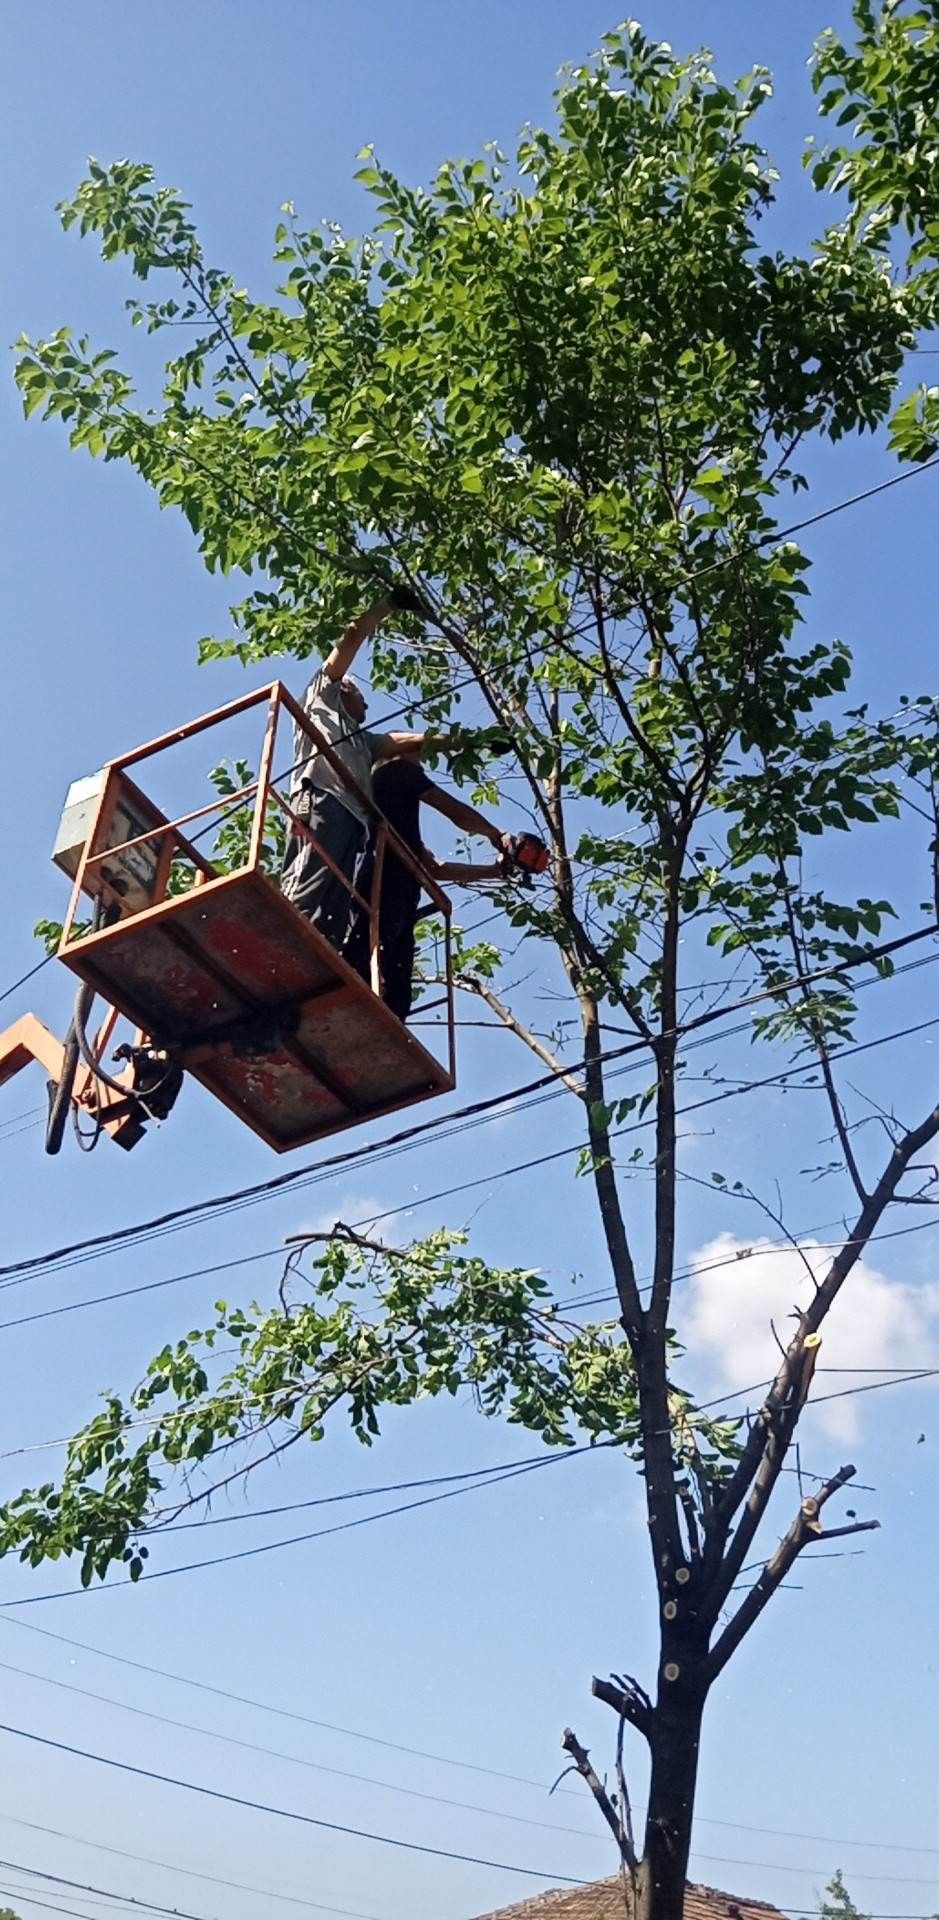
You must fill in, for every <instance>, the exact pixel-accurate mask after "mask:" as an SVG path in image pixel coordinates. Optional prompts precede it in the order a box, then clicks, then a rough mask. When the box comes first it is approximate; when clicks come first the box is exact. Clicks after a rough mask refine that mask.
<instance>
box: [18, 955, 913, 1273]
mask: <svg viewBox="0 0 939 1920" xmlns="http://www.w3.org/2000/svg"><path fill="white" fill-rule="evenodd" d="M935 931H936V929H935V928H934V927H932V926H930V927H928V928H922V929H920V930H919V931H918V933H917V934H916V935H915V936H904V939H905V940H909V939H911V938H914V937H915V938H922V937H925V936H926V935H927V934H928V935H933V934H934V933H935ZM866 958H867V956H866V955H860V956H859V957H858V961H857V963H856V964H858V965H861V964H863V963H864V961H865V960H866ZM936 958H939V955H937V956H936ZM840 970H841V969H833V970H830V971H840ZM888 977H889V976H888ZM778 991H781V989H773V990H772V992H773V993H776V992H778ZM760 997H763V996H760ZM734 1010H735V1007H728V1008H725V1009H715V1010H714V1011H713V1013H712V1014H703V1015H699V1016H698V1018H697V1019H696V1020H695V1021H694V1022H692V1023H690V1027H693V1028H695V1029H697V1028H699V1027H701V1026H704V1025H705V1024H711V1022H712V1021H714V1020H716V1019H720V1018H726V1017H727V1015H728V1014H729V1013H731V1012H732V1011H734ZM937 1024H939V1019H933V1020H925V1021H919V1022H917V1023H916V1024H915V1025H913V1026H910V1027H904V1028H900V1029H898V1030H897V1031H896V1032H894V1033H890V1034H885V1035H881V1036H879V1037H878V1038H876V1039H874V1040H868V1041H864V1042H861V1043H859V1044H856V1045H853V1046H850V1047H840V1048H838V1049H836V1050H834V1051H832V1052H831V1053H830V1055H829V1058H830V1059H831V1060H832V1061H837V1060H845V1059H852V1058H855V1057H856V1056H857V1055H858V1054H861V1053H866V1052H870V1051H871V1050H872V1049H874V1048H875V1047H879V1046H885V1045H887V1044H890V1043H892V1042H893V1041H895V1040H900V1039H906V1038H909V1037H911V1036H912V1035H914V1034H917V1033H922V1032H925V1031H926V1030H927V1029H929V1028H931V1027H933V1026H935V1025H937ZM689 1030H690V1028H689V1029H686V1030H685V1031H689ZM645 1044H646V1043H645V1042H642V1041H638V1042H634V1043H633V1042H631V1043H629V1044H628V1045H627V1046H625V1047H617V1048H613V1049H610V1050H609V1051H608V1052H607V1053H606V1054H605V1055H604V1056H603V1058H604V1059H605V1060H607V1061H610V1060H618V1059H621V1058H623V1056H625V1055H631V1054H634V1053H635V1052H636V1051H637V1050H641V1049H643V1048H644V1046H645ZM817 1070H818V1069H817V1064H816V1063H813V1062H806V1063H804V1064H803V1065H801V1066H798V1065H796V1066H792V1067H788V1068H785V1069H783V1070H781V1072H779V1073H776V1074H771V1075H768V1076H766V1077H765V1078H764V1079H762V1080H759V1081H751V1082H748V1083H747V1084H746V1085H745V1086H744V1087H742V1088H728V1089H725V1090H724V1091H723V1092H721V1093H720V1094H717V1095H714V1096H712V1097H710V1098H708V1099H706V1100H701V1101H697V1102H692V1103H690V1104H689V1105H688V1106H685V1107H682V1108H679V1109H678V1112H679V1115H682V1114H688V1113H694V1112H698V1111H700V1110H701V1109H702V1108H704V1107H708V1106H712V1105H714V1104H716V1103H717V1102H719V1101H722V1100H725V1099H731V1098H734V1097H736V1096H738V1095H739V1094H741V1093H744V1092H754V1091H756V1090H758V1089H759V1088H764V1087H767V1086H772V1085H778V1084H779V1083H780V1082H783V1083H785V1082H788V1081H790V1080H793V1079H794V1078H795V1077H796V1076H801V1075H803V1074H805V1073H815V1072H817ZM569 1071H570V1069H569V1068H558V1069H553V1070H552V1071H551V1072H549V1073H547V1074H542V1075H539V1076H538V1077H537V1079H535V1080H531V1081H526V1082H523V1083H522V1084H521V1085H519V1086H517V1087H512V1088H508V1089H506V1090H505V1091H504V1092H502V1093H499V1094H493V1095H489V1096H487V1097H486V1098H485V1099H482V1100H476V1101H472V1102H470V1103H469V1104H468V1105H466V1106H464V1107H462V1108H458V1109H457V1110H456V1112H454V1113H451V1114H448V1115H446V1116H445V1118H444V1119H443V1120H438V1119H434V1120H430V1121H420V1122H418V1123H416V1124H414V1125H412V1126H409V1127H404V1128H401V1129H399V1131H398V1132H397V1133H394V1134H390V1135H386V1136H385V1138H384V1139H383V1140H377V1141H373V1142H369V1143H367V1144H366V1145H364V1146H358V1147H352V1148H348V1149H346V1150H344V1151H343V1152H341V1153H338V1154H331V1155H329V1156H328V1157H327V1158H326V1159H323V1160H317V1161H311V1162H308V1163H307V1165H306V1166H304V1167H296V1168H293V1169H291V1170H290V1171H289V1172H287V1173H281V1174H275V1175H274V1176H273V1178H271V1179H269V1180H263V1181H258V1182H256V1183H255V1184H253V1185H252V1186H248V1187H239V1188H235V1189H234V1190H233V1191H232V1192H231V1193H227V1194H215V1195H212V1196H211V1197H210V1198H209V1199H207V1200H198V1201H191V1202H189V1203H188V1204H187V1205H186V1206H183V1207H175V1208H173V1209H171V1210H170V1211H169V1212H167V1213H163V1214H157V1215H155V1216H154V1217H153V1218H152V1219H150V1220H145V1221H139V1222H137V1223H136V1224H135V1225H132V1226H129V1227H118V1228H114V1229H112V1230H111V1231H110V1232H108V1233H104V1234H94V1235H92V1236H91V1237H90V1238H88V1239H86V1240H79V1241H74V1242H72V1243H70V1244H69V1245H67V1246H64V1247H57V1248H55V1249H53V1250H52V1251H51V1252H49V1253H45V1254H37V1255H33V1256H32V1257H31V1258H29V1259H27V1260H18V1261H14V1262H13V1263H11V1264H8V1265H6V1266H3V1267H0V1283H3V1284H19V1283H20V1279H21V1277H24V1276H29V1275H31V1274H33V1273H35V1272H38V1271H41V1270H46V1269H49V1268H52V1267H58V1266H65V1265H74V1264H79V1263H80V1261H79V1260H77V1259H76V1256H86V1257H87V1256H89V1255H90V1254H92V1253H96V1252H98V1251H99V1250H101V1249H103V1248H110V1247H116V1246H120V1245H124V1244H126V1243H127V1242H128V1241H130V1240H136V1239H137V1238H139V1237H157V1236H159V1235H162V1233H163V1232H164V1231H175V1229H176V1226H177V1223H180V1222H183V1221H186V1222H188V1221H190V1220H195V1219H198V1218H201V1217H204V1216H206V1215H208V1214H211V1215H212V1216H213V1217H217V1216H218V1215H219V1213H221V1212H229V1211H237V1210H238V1209H239V1208H240V1207H241V1206H244V1205H253V1204H254V1203H255V1202H256V1201H258V1200H261V1199H264V1198H266V1197H267V1196H268V1195H272V1194H275V1193H279V1192H283V1191H284V1190H285V1189H286V1188H289V1187H295V1186H298V1185H299V1184H300V1183H301V1182H304V1181H305V1182H307V1183H308V1184H314V1183H315V1182H316V1180H317V1179H319V1178H326V1177H327V1176H328V1175H329V1174H330V1173H331V1172H332V1171H333V1170H334V1169H335V1168H337V1167H348V1166H351V1165H358V1164H359V1163H360V1162H362V1161H366V1160H370V1159H371V1160H374V1159H375V1158H376V1157H377V1156H382V1157H384V1156H386V1155H389V1154H390V1155H394V1154H395V1153H396V1152H397V1151H398V1150H399V1149H402V1148H409V1147H410V1145H411V1144H412V1142H413V1141H415V1140H417V1139H420V1138H423V1137H425V1136H426V1135H427V1134H428V1133H433V1134H435V1136H436V1137H437V1138H440V1139H447V1138H451V1137H453V1133H454V1131H455V1130H456V1131H460V1130H463V1129H464V1127H465V1124H466V1123H472V1122H474V1121H476V1120H481V1119H482V1117H483V1116H484V1115H487V1114H489V1113H491V1112H493V1111H494V1110H495V1109H497V1108H498V1107H500V1106H504V1105H505V1104H506V1103H507V1102H509V1101H514V1102H518V1101H519V1100H520V1099H521V1098H522V1097H523V1096H526V1095H532V1094H536V1093H539V1092H542V1091H543V1090H545V1089H552V1088H553V1089H556V1090H558V1091H559V1089H558V1082H559V1081H560V1080H562V1076H563V1075H564V1074H565V1073H567V1072H569ZM524 1110H525V1108H524V1107H521V1106H518V1105H517V1106H516V1112H521V1111H524ZM651 1124H652V1122H651V1121H648V1120H642V1121H637V1122H634V1123H633V1124H632V1125H631V1126H628V1127H620V1128H616V1129H614V1131H613V1133H612V1134H611V1137H612V1138H620V1137H622V1136H623V1135H624V1134H628V1133H633V1132H639V1131H641V1130H642V1129H643V1128H645V1127H647V1126H649V1125H651ZM580 1151H582V1144H581V1143H574V1144H573V1145H572V1146H570V1147H566V1148H561V1149H559V1150H558V1151H556V1152H555V1153H553V1154H546V1155H541V1156H538V1157H536V1159H535V1160H533V1161H525V1162H523V1163H521V1164H520V1165H519V1166H517V1167H514V1168H500V1169H497V1170H496V1171H495V1172H494V1173H493V1174H491V1175H483V1176H481V1177H480V1178H479V1179H478V1180H475V1181H468V1182H464V1183H463V1184H462V1185H460V1186H457V1187H453V1188H449V1189H447V1190H446V1191H445V1192H444V1193H442V1194H438V1195H434V1196H432V1198H434V1199H441V1198H449V1197H451V1195H452V1194H454V1193H458V1192H463V1191H466V1190H468V1189H469V1188H470V1187H472V1186H477V1185H485V1184H486V1183H487V1181H489V1180H492V1181H495V1180H501V1179H506V1178H509V1177H510V1176H511V1175H512V1174H513V1173H516V1172H527V1171H528V1170H529V1169H530V1168H531V1167H532V1166H533V1165H547V1164H548V1163H549V1162H551V1161H552V1160H557V1159H560V1158H563V1157H564V1156H565V1155H567V1154H571V1153H578V1152H580ZM412 1204H413V1203H411V1202H409V1203H408V1205H409V1206H410V1205H412ZM420 1204H421V1205H427V1204H429V1201H428V1200H426V1199H425V1200H422V1201H421V1202H420ZM406 1210H407V1209H406V1208H397V1209H388V1210H387V1211H386V1212H385V1213H383V1214H382V1215H376V1216H375V1217H376V1218H382V1219H385V1218H389V1217H390V1216H391V1214H392V1213H393V1212H396V1211H397V1212H401V1211H406Z"/></svg>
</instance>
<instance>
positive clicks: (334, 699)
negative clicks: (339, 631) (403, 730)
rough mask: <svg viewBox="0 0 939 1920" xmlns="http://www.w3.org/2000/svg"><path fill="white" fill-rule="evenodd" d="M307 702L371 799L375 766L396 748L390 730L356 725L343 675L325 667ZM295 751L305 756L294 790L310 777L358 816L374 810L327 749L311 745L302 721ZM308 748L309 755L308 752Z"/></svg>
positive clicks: (362, 817) (299, 759)
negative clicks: (342, 776)
mask: <svg viewBox="0 0 939 1920" xmlns="http://www.w3.org/2000/svg"><path fill="white" fill-rule="evenodd" d="M302 704H303V710H304V712H305V713H307V714H308V715H309V717H310V719H311V720H312V721H313V722H314V724H315V725H316V726H317V727H318V728H319V730H320V732H321V733H322V734H323V735H324V737H325V738H326V739H327V740H328V742H329V744H330V746H331V747H332V749H333V752H334V753H335V755H336V757H337V759H339V760H341V761H342V764H343V766H344V767H345V768H347V770H348V772H349V773H350V774H351V775H352V778H353V780H354V781H355V782H356V784H357V786H359V787H361V788H362V791H363V793H365V794H367V795H368V797H369V799H371V797H372V768H373V766H374V764H375V762H376V760H380V759H381V758H382V757H383V756H387V755H388V754H391V753H393V752H394V742H393V740H392V738H391V735H390V734H388V733H371V732H370V731H369V729H368V728H367V727H360V726H357V725H356V722H355V721H354V720H353V719H351V718H350V716H349V714H348V713H347V712H346V710H345V707H344V706H343V703H342V691H341V688H340V685H339V682H338V680H330V679H329V678H328V676H327V674H326V671H325V669H324V668H323V667H320V668H319V670H318V672H316V673H314V675H313V678H312V680H311V681H310V684H309V686H308V687H307V690H306V692H305V694H304V696H303V702H302ZM293 752H294V760H295V761H297V762H302V764H298V765H297V768H296V771H295V773H294V776H293V781H292V783H291V784H292V787H293V788H294V790H295V789H296V788H297V787H299V786H300V785H301V784H302V783H303V782H309V784H310V785H311V786H313V787H316V788H317V790H318V792H320V793H331V794H334V795H335V798H336V799H337V800H341V801H342V804H343V806H344V807H348V809H349V812H350V813H352V814H354V815H355V817H356V819H357V820H361V821H363V822H366V823H367V821H368V817H369V816H368V814H367V813H366V811H365V808H364V807H363V805H362V802H361V800H360V799H359V796H358V794H357V793H355V792H353V790H352V789H351V788H350V787H345V786H343V783H342V781H341V779H340V777H339V775H338V773H337V772H336V771H335V768H333V767H331V766H330V764H329V761H328V760H327V759H326V756H325V754H322V753H316V752H314V751H312V750H311V742H310V740H309V738H308V736H307V735H306V734H305V733H302V732H301V730H300V728H299V727H297V726H295V727H294V731H293ZM307 754H308V755H309V758H304V756H305V755H307Z"/></svg>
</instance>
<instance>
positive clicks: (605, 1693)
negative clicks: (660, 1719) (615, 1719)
mask: <svg viewBox="0 0 939 1920" xmlns="http://www.w3.org/2000/svg"><path fill="white" fill-rule="evenodd" d="M590 1691H591V1693H592V1694H593V1696H594V1699H596V1700H602V1701H603V1703H604V1706H607V1707H612V1709H613V1712H614V1713H615V1714H617V1715H618V1716H619V1718H620V1719H621V1720H628V1721H629V1724H630V1726H631V1727H635V1729H636V1732H637V1733H641V1734H642V1736H643V1739H645V1740H649V1739H651V1735H652V1713H653V1708H652V1702H651V1700H650V1699H649V1696H648V1694H647V1693H646V1690H645V1688H644V1687H641V1686H640V1685H639V1682H638V1680H633V1679H631V1678H630V1677H629V1675H628V1674H622V1673H620V1674H614V1676H613V1678H612V1679H611V1680H600V1679H598V1678H597V1676H596V1674H595V1675H594V1677H593V1680H592V1681H591V1683H590Z"/></svg>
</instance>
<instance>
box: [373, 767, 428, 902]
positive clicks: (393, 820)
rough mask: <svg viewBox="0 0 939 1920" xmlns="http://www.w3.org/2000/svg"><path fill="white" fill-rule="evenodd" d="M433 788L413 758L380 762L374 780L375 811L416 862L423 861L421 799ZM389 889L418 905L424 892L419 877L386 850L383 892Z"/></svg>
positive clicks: (389, 850) (388, 849)
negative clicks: (410, 896) (421, 859)
mask: <svg viewBox="0 0 939 1920" xmlns="http://www.w3.org/2000/svg"><path fill="white" fill-rule="evenodd" d="M433 784H434V783H433V781H432V780H431V779H430V778H429V776H428V775H427V774H426V773H425V772H424V769H423V767H422V766H421V763H420V761H419V760H417V759H414V758H412V757H411V756H410V755H401V756H399V757H398V758H396V759H394V760H383V761H381V763H380V764H379V765H378V766H377V767H376V768H375V771H374V774H373V776H372V792H373V795H374V799H375V805H376V807H378V808H379V809H380V811H381V812H382V813H383V814H384V816H385V819H386V820H387V821H388V823H389V825H390V826H392V827H394V830H395V832H396V833H397V834H398V836H399V838H400V839H402V840H403V841H404V844H405V846H406V847H408V848H409V849H410V851H411V853H413V855H414V857H415V859H416V860H419V859H420V857H421V845H422V842H421V799H422V796H423V795H424V794H425V793H427V791H428V789H429V788H430V787H432V786H433ZM386 888H393V889H394V891H395V892H396V893H408V894H411V895H412V896H413V897H414V899H415V901H416V900H417V899H418V897H419V895H420V891H421V887H420V881H419V880H418V879H417V876H416V875H415V874H413V873H412V872H411V869H410V867H406V866H405V865H404V863H403V861H401V860H398V859H396V858H395V855H394V854H393V853H392V851H391V848H390V847H386V849H385V859H384V868H383V873H382V891H383V892H384V891H385V889H386Z"/></svg>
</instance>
